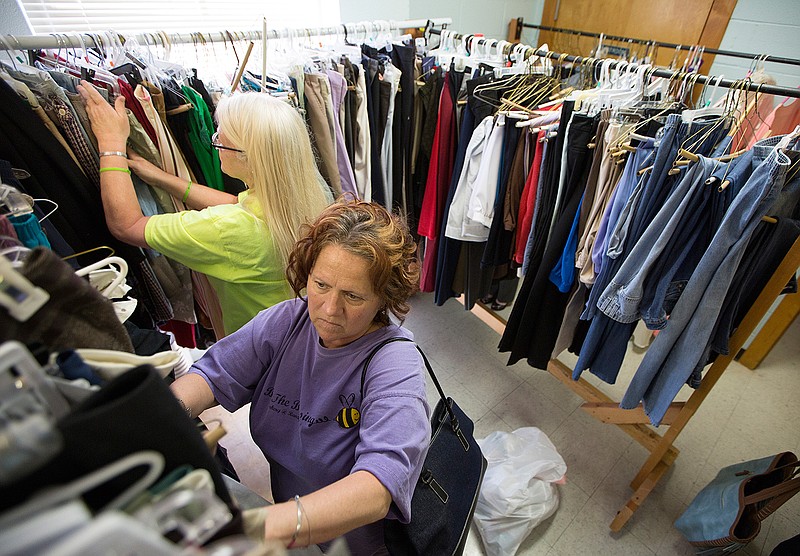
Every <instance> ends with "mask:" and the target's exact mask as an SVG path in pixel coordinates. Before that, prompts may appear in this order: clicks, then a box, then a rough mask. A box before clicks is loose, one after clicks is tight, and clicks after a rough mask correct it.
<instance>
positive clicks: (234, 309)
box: [78, 82, 331, 334]
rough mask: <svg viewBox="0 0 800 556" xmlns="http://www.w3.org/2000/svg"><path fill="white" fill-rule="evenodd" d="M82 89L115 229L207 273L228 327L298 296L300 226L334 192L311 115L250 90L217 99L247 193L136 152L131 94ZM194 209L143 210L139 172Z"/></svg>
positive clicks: (232, 161) (228, 150) (222, 137)
mask: <svg viewBox="0 0 800 556" xmlns="http://www.w3.org/2000/svg"><path fill="white" fill-rule="evenodd" d="M78 90H79V92H80V94H81V96H82V97H83V99H84V101H85V102H86V111H87V113H88V115H89V120H90V121H91V124H92V130H93V131H94V134H95V136H96V137H97V141H98V146H99V150H100V188H101V195H102V199H103V208H104V211H105V215H106V223H107V225H108V228H109V230H110V231H111V233H112V234H114V236H115V237H116V238H117V239H119V240H121V241H124V242H126V243H130V244H131V245H138V246H140V247H151V248H153V249H155V250H157V251H159V252H160V253H163V254H164V255H166V256H168V257H170V258H172V259H175V260H176V261H178V262H181V263H183V264H184V265H186V266H187V267H189V268H191V269H192V270H197V271H199V272H202V273H204V274H206V275H207V276H208V278H209V281H210V283H211V285H212V286H213V288H214V290H215V291H216V293H217V296H218V297H219V301H220V306H221V307H222V317H223V324H224V328H225V334H231V333H233V332H235V331H236V330H238V329H239V328H241V327H242V326H243V325H244V324H245V323H247V322H248V321H249V320H250V319H251V318H253V317H254V316H255V315H256V314H257V313H258V312H259V311H261V310H262V309H265V308H267V307H270V306H272V305H275V304H276V303H279V302H281V301H283V300H285V299H289V298H290V297H292V290H291V288H290V287H289V284H288V282H287V281H286V278H285V270H286V265H287V262H288V258H289V253H290V252H291V249H292V246H293V245H294V243H295V241H296V240H297V239H298V238H299V237H300V235H299V234H300V227H301V226H302V225H303V224H307V223H309V222H311V221H313V220H314V219H315V218H316V217H317V215H318V214H319V213H320V212H321V211H322V209H323V208H325V206H327V205H328V204H329V203H330V201H331V197H330V193H329V192H327V191H326V188H325V186H324V182H322V181H321V179H320V177H319V172H318V171H317V168H316V164H315V162H314V156H313V153H312V150H311V143H310V141H309V138H308V133H307V132H306V127H305V123H304V122H303V119H302V118H301V117H300V115H299V114H298V113H297V112H296V111H295V110H294V109H293V108H292V107H290V106H289V105H287V104H286V103H284V102H282V101H280V100H277V99H274V98H272V97H270V96H269V95H263V94H256V93H250V94H241V95H235V96H233V97H230V98H227V99H225V100H223V101H222V102H221V103H220V104H219V106H218V107H217V118H218V120H219V122H218V123H219V131H218V132H217V133H216V134H215V135H214V137H213V139H212V146H213V147H214V148H216V149H217V150H219V155H220V163H221V166H222V171H223V172H225V173H226V174H228V175H229V176H231V177H234V178H238V179H240V180H242V181H243V182H244V183H245V184H247V190H246V191H244V192H242V193H240V194H239V196H238V197H237V196H234V195H230V194H228V193H225V192H222V191H218V190H215V189H212V188H209V187H205V186H203V185H200V184H196V183H192V182H187V181H186V180H183V179H181V178H178V177H176V176H173V175H170V174H167V173H166V172H163V171H161V170H160V169H158V168H157V167H155V166H153V165H152V164H150V163H149V162H147V161H145V160H144V159H142V158H140V157H138V156H136V155H135V154H134V153H128V152H127V149H126V142H127V139H128V134H129V132H130V128H129V125H128V118H127V115H126V112H125V99H124V98H123V97H121V96H120V97H118V98H117V100H116V103H115V105H114V106H113V107H112V106H111V105H109V104H108V103H107V102H106V101H105V100H104V99H103V97H101V96H100V94H99V93H98V92H97V91H96V90H95V89H94V88H93V87H92V86H91V85H89V84H88V83H86V82H83V83H82V85H81V86H79V87H78ZM131 170H133V171H134V172H136V174H137V175H138V176H139V177H141V178H142V179H143V180H144V181H145V182H147V183H149V184H150V185H152V186H155V187H158V188H160V189H163V190H164V191H166V192H167V193H169V194H171V195H172V196H173V197H175V198H176V199H181V200H182V201H183V202H184V204H185V205H186V206H187V207H189V208H190V210H185V211H182V212H177V213H173V214H161V215H156V216H150V217H147V216H144V215H143V214H142V211H141V208H140V206H139V202H138V200H137V198H136V193H135V191H134V189H133V182H132V181H131V178H130V172H131Z"/></svg>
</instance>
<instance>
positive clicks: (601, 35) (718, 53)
mask: <svg viewBox="0 0 800 556" xmlns="http://www.w3.org/2000/svg"><path fill="white" fill-rule="evenodd" d="M523 27H524V28H526V29H539V30H541V31H552V32H554V33H564V34H567V35H579V36H581V37H594V38H596V39H599V38H603V39H608V40H610V41H621V42H630V43H640V44H645V45H653V46H656V47H661V46H663V47H664V48H677V49H678V50H680V49H682V48H686V49H688V48H690V47H691V46H692V45H686V44H676V43H671V42H662V41H653V40H645V39H636V38H633V37H621V36H616V35H607V34H605V33H591V32H589V31H580V30H578V29H564V28H563V27H549V26H547V25H535V24H533V23H525V22H524V19H523V18H521V17H518V18H516V32H515V37H514V38H515V39H516V40H519V39H520V36H521V35H522V28H523ZM703 53H704V54H714V55H716V56H730V57H732V58H747V59H749V60H756V59H759V60H762V61H764V62H773V63H776V64H788V65H791V66H800V60H797V59H794V58H782V57H780V56H768V55H766V54H751V53H748V52H737V51H735V50H719V49H717V48H705V47H703Z"/></svg>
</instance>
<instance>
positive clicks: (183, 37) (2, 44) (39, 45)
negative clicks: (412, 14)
mask: <svg viewBox="0 0 800 556" xmlns="http://www.w3.org/2000/svg"><path fill="white" fill-rule="evenodd" d="M450 23H452V19H451V18H449V17H442V18H436V19H432V20H429V19H407V20H401V21H360V22H356V23H342V24H340V25H331V26H328V27H315V28H284V29H271V30H269V31H267V33H266V36H267V40H272V39H283V38H292V37H297V38H304V37H306V38H307V37H323V36H329V35H344V36H345V38H347V37H348V35H355V36H359V35H367V34H369V33H376V32H382V31H397V30H399V29H409V28H414V27H418V28H423V27H425V26H426V25H448V24H450ZM112 33H113V32H112ZM262 36H264V32H263V30H250V31H230V32H229V31H224V30H223V31H211V32H203V33H200V32H197V33H165V32H163V31H153V32H141V33H135V34H133V36H132V38H135V39H136V41H137V42H139V43H140V44H155V45H162V46H167V45H169V44H186V43H194V44H197V43H205V42H212V43H214V42H219V43H224V42H225V41H232V40H252V41H256V40H259V41H260V40H261V37H262ZM107 41H109V38H108V36H107V35H106V34H105V33H51V34H49V35H0V50H38V49H45V48H85V47H86V46H95V47H98V48H104V47H105V46H108V45H109V44H108V42H107Z"/></svg>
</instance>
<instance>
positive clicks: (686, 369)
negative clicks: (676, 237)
mask: <svg viewBox="0 0 800 556" xmlns="http://www.w3.org/2000/svg"><path fill="white" fill-rule="evenodd" d="M789 165H790V160H789V158H788V157H787V156H786V155H785V154H784V153H782V152H781V151H779V150H777V149H773V150H772V152H771V153H770V155H769V156H768V157H767V159H766V160H765V161H764V162H763V163H761V164H760V165H759V166H758V167H757V168H756V169H755V171H754V172H753V175H752V176H750V179H749V180H748V181H747V183H746V184H745V186H744V187H743V189H742V191H741V192H740V193H739V195H737V197H736V199H734V202H733V204H732V205H731V207H730V209H729V210H728V213H727V214H726V215H725V219H724V220H723V221H722V224H721V225H720V228H719V230H717V233H716V235H715V236H714V239H713V241H712V242H711V244H710V245H709V247H708V249H707V250H706V252H705V254H704V255H703V258H702V259H701V260H700V264H699V265H698V266H697V269H696V270H695V272H694V274H693V275H692V278H691V280H689V283H688V284H687V285H686V289H685V290H684V292H683V294H682V295H681V297H680V299H679V300H678V303H677V304H676V305H675V309H674V310H673V311H672V314H671V315H670V321H669V325H668V326H667V327H666V328H665V329H664V330H663V331H662V332H661V333H660V334H659V335H658V336H657V337H656V340H655V341H654V342H653V344H652V345H651V346H650V348H649V349H648V351H647V353H646V354H645V357H644V359H643V360H642V363H641V365H640V366H639V369H638V370H637V371H636V374H635V375H634V377H633V379H632V380H631V383H630V385H629V386H628V390H627V392H625V395H624V396H623V398H622V401H621V403H620V406H621V407H622V408H625V409H630V408H634V407H636V406H637V405H638V404H639V402H640V401H643V402H644V409H645V412H646V413H647V414H648V415H649V417H650V421H651V423H653V424H654V425H658V424H660V423H661V419H662V418H663V417H664V414H665V413H666V411H667V409H669V406H670V404H671V403H672V400H673V399H674V398H675V395H676V394H677V393H678V391H679V390H680V389H681V387H682V386H683V384H684V383H685V382H686V380H687V379H688V378H689V376H690V375H691V373H692V371H693V369H694V368H695V367H696V366H697V364H698V361H700V359H701V357H702V356H703V353H704V351H705V348H706V345H707V344H708V341H709V339H710V337H711V334H712V332H713V328H714V324H715V322H716V320H717V317H718V316H719V314H720V310H721V306H722V302H723V301H724V298H725V295H726V293H727V291H728V288H729V287H730V284H731V281H732V280H733V276H734V273H735V271H736V268H737V267H738V265H739V262H740V261H741V259H742V256H743V255H744V252H745V249H746V247H747V244H748V242H749V241H750V237H751V236H752V234H753V232H754V231H755V228H756V226H757V225H758V223H759V221H760V220H761V217H762V216H764V215H765V214H766V212H767V210H768V209H769V208H770V206H771V205H772V203H773V202H774V200H775V198H776V197H777V195H778V193H779V191H780V190H781V188H782V187H783V184H784V180H785V178H786V172H787V170H788V167H789Z"/></svg>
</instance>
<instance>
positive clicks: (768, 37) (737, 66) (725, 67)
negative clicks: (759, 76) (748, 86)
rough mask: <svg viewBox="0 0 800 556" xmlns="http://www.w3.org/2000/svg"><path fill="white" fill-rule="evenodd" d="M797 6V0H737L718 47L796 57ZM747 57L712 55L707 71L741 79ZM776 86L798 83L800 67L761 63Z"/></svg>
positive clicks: (799, 53) (799, 46) (799, 50)
mask: <svg viewBox="0 0 800 556" xmlns="http://www.w3.org/2000/svg"><path fill="white" fill-rule="evenodd" d="M798 8H800V6H799V5H798V3H797V0H739V1H738V3H737V4H736V8H735V9H734V10H733V15H732V16H731V20H730V23H728V29H727V30H726V31H725V36H724V37H723V38H722V43H721V44H720V46H719V48H720V50H736V51H738V52H750V53H753V54H772V55H773V56H782V57H785V58H794V59H799V58H800V9H798ZM750 65H751V62H750V60H747V59H744V58H731V57H729V56H716V57H715V58H714V64H713V65H712V66H711V70H710V71H709V74H711V75H720V74H723V75H725V77H726V78H728V79H741V78H743V77H744V76H745V75H746V74H747V70H748V68H749V67H750ZM765 69H766V72H767V73H768V74H769V75H771V76H772V77H774V78H775V80H776V81H777V82H778V85H782V86H786V87H797V86H800V66H790V65H786V64H774V63H773V64H771V63H769V62H767V63H766V64H765Z"/></svg>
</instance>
